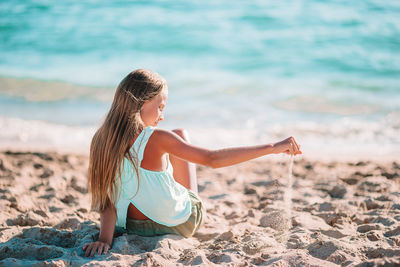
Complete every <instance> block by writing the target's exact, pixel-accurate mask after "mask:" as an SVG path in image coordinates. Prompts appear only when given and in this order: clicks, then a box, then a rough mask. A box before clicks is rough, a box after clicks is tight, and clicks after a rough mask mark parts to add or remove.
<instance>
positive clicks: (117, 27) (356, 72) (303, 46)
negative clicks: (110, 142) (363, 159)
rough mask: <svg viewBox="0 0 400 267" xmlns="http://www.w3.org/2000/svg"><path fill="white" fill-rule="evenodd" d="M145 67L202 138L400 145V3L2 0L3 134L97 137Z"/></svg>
mask: <svg viewBox="0 0 400 267" xmlns="http://www.w3.org/2000/svg"><path fill="white" fill-rule="evenodd" d="M136 68H150V69H153V70H156V71H157V72H159V73H160V74H161V75H163V76H164V77H165V78H166V79H167V81H168V84H169V88H170V92H169V93H170V97H169V104H168V107H167V110H166V120H165V122H163V124H164V125H163V126H164V127H167V128H173V127H185V128H188V129H191V131H192V132H193V135H194V136H195V141H197V142H199V143H202V144H213V145H218V144H221V143H222V144H226V145H229V144H232V143H234V144H236V143H241V144H242V143H248V142H251V143H256V142H260V141H264V140H266V141H268V140H276V139H278V138H282V137H285V136H287V135H292V134H293V135H295V136H298V137H299V138H300V140H301V141H303V143H304V144H306V147H314V148H315V149H314V150H312V149H310V153H311V151H317V150H318V149H319V148H320V147H321V146H324V147H328V146H332V149H333V148H335V147H338V144H339V145H340V146H342V147H346V146H347V145H351V147H353V149H354V150H355V151H357V150H359V149H360V147H367V148H368V149H371V150H374V151H376V149H377V148H379V147H382V145H383V146H384V147H386V148H387V149H386V150H384V151H383V150H382V153H391V151H399V152H400V149H399V147H400V138H399V136H400V130H399V128H400V119H399V117H400V78H399V77H400V2H399V1H397V0H388V1H353V2H348V1H333V0H329V1H316V0H313V1H278V2H277V1H251V2H250V1H235V2H231V1H173V2H171V1H81V2H78V1H1V2H0V116H1V121H0V125H1V126H2V128H4V129H8V130H7V131H3V133H2V134H0V138H1V139H2V140H3V143H6V141H7V143H9V142H14V141H15V142H22V143H23V142H28V141H32V142H35V140H37V138H36V137H35V135H34V134H32V133H31V132H32V131H30V130H32V129H34V131H33V132H35V133H36V134H37V136H43V133H42V129H46V130H43V131H47V132H49V131H50V132H51V131H53V132H54V131H55V130H54V129H55V128H52V127H56V128H57V127H64V126H65V127H67V126H68V127H72V128H71V129H73V132H76V131H79V129H81V130H82V129H83V130H82V131H83V132H82V134H81V135H79V136H80V137H79V138H81V139H79V138H78V139H79V140H75V141H76V143H79V144H80V142H83V143H87V140H88V139H90V135H91V134H92V132H91V130H88V129H94V128H95V127H96V126H98V124H99V123H100V121H101V119H102V117H103V116H104V114H105V112H107V109H108V108H109V105H110V102H111V99H112V96H113V91H114V90H115V87H116V86H117V84H118V83H119V81H120V80H121V79H122V78H123V77H124V76H125V75H126V74H127V73H128V72H129V71H131V70H133V69H136ZM41 123H47V124H46V125H47V126H46V127H44V126H43V124H41ZM160 126H162V125H160ZM47 127H48V128H47ZM76 127H77V128H76ZM16 129H18V130H16ZM29 129H30V130H29ZM52 129H53V130H52ZM68 129H69V128H68ZM77 129H78V130H77ZM206 129H213V130H212V131H211V130H209V131H208V130H206ZM71 131H72V130H71ZM21 132H24V135H23V137H21V136H20V135H21ZM61 132H63V131H61ZM226 135H229V137H228V138H227V137H226ZM49 136H51V134H49ZM196 136H197V138H196ZM35 138H36V139H35ZM51 138H53V137H51ZM57 138H61V137H54V138H53V139H54V140H58V139H57ZM61 139H62V138H61ZM54 140H53V141H54ZM71 140H72V141H71V142H72V143H74V142H75V141H74V139H73V138H72V139H71ZM82 140H83V141H82ZM85 140H86V141H85ZM221 140H223V141H226V142H222V141H221ZM314 140H315V141H314ZM332 140H333V141H332ZM54 142H56V143H57V142H58V143H62V141H54ZM0 143H1V142H0Z"/></svg>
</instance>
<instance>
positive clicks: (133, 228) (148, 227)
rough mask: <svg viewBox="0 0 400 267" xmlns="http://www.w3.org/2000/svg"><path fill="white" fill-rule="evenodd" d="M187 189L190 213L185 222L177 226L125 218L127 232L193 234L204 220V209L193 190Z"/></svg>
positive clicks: (145, 234)
mask: <svg viewBox="0 0 400 267" xmlns="http://www.w3.org/2000/svg"><path fill="white" fill-rule="evenodd" d="M188 191H189V197H190V201H191V203H192V214H191V215H190V217H189V219H188V220H187V221H186V222H184V223H182V224H179V225H177V226H171V227H169V226H165V225H162V224H159V223H156V222H154V221H152V220H134V219H131V218H127V219H126V230H127V232H128V234H136V235H140V236H157V235H166V234H177V235H181V236H183V237H186V238H188V237H191V236H192V235H194V234H195V233H196V232H197V230H198V229H199V228H200V226H201V225H202V224H203V222H204V218H205V215H206V209H205V208H204V205H203V203H202V201H201V199H200V197H199V196H198V195H197V194H196V193H194V192H193V191H191V190H188Z"/></svg>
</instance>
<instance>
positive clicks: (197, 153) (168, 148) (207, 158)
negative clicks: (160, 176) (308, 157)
mask: <svg viewBox="0 0 400 267" xmlns="http://www.w3.org/2000/svg"><path fill="white" fill-rule="evenodd" d="M153 135H154V134H153ZM154 137H155V138H156V139H157V140H156V142H157V144H159V145H160V147H161V149H162V150H163V151H162V152H164V153H169V154H172V155H174V156H176V157H179V158H181V159H183V160H187V161H190V162H194V163H197V164H201V165H205V166H210V167H212V168H220V167H226V166H231V165H235V164H237V163H241V162H245V161H248V160H251V159H254V158H258V157H261V156H264V155H268V154H278V153H287V154H290V155H297V154H301V153H302V152H301V151H300V146H299V145H298V144H297V142H296V141H295V139H294V138H293V137H289V138H287V139H285V140H282V141H280V142H277V143H273V144H263V145H257V146H243V147H232V148H225V149H218V150H209V149H205V148H202V147H198V146H195V145H192V144H189V143H187V142H185V141H184V140H183V139H182V138H181V137H180V136H178V135H176V134H175V133H173V132H169V131H165V130H160V129H157V130H156V135H155V136H154Z"/></svg>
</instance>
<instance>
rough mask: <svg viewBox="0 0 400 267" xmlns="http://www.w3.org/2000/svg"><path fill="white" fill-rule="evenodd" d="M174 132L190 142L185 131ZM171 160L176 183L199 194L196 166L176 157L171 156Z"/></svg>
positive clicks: (175, 130) (176, 130)
mask: <svg viewBox="0 0 400 267" xmlns="http://www.w3.org/2000/svg"><path fill="white" fill-rule="evenodd" d="M172 131H173V132H174V133H176V134H177V135H179V136H180V137H182V138H183V140H185V141H186V142H188V143H189V142H190V140H189V135H188V133H187V132H186V131H185V130H184V129H174V130H172ZM169 160H170V161H171V164H172V167H173V168H174V178H175V181H177V182H178V183H180V184H181V185H183V186H184V187H186V188H187V189H190V190H192V191H193V192H195V193H196V194H197V175H196V164H194V163H191V162H188V161H185V160H182V159H180V158H177V157H174V156H173V155H169Z"/></svg>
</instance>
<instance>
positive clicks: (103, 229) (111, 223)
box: [82, 205, 117, 257]
mask: <svg viewBox="0 0 400 267" xmlns="http://www.w3.org/2000/svg"><path fill="white" fill-rule="evenodd" d="M116 219H117V214H116V210H115V207H114V206H113V205H110V206H109V207H108V208H106V209H105V210H104V211H102V212H100V235H99V240H98V241H96V242H91V243H87V244H84V245H83V247H82V248H83V250H86V252H85V256H86V257H88V256H90V257H93V256H94V254H96V253H98V254H99V255H101V254H102V253H103V252H104V254H105V253H107V252H108V250H109V249H110V247H111V244H112V240H113V236H114V229H115V221H116Z"/></svg>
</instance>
